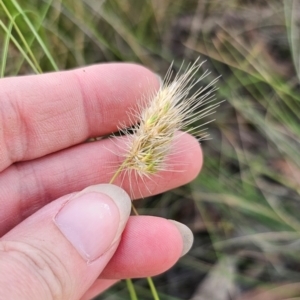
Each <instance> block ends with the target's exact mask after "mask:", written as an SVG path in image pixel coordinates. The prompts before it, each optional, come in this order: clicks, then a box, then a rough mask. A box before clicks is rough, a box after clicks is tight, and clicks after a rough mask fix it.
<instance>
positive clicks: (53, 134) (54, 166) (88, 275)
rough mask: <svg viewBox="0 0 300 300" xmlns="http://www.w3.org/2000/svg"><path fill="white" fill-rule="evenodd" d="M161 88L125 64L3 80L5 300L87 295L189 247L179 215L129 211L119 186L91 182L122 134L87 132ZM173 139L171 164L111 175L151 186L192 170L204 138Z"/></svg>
mask: <svg viewBox="0 0 300 300" xmlns="http://www.w3.org/2000/svg"><path fill="white" fill-rule="evenodd" d="M158 87H159V82H158V79H157V77H156V76H155V75H154V74H153V73H151V72H150V71H148V70H147V69H145V68H143V67H140V66H137V65H132V64H103V65H97V66H92V67H87V68H82V69H77V70H73V71H66V72H59V73H51V74H44V75H35V76H25V77H18V78H5V79H1V80H0V113H1V119H0V133H1V134H0V171H1V173H0V191H1V194H0V195H1V196H0V204H1V210H0V236H1V237H2V238H1V239H0V270H1V273H0V299H80V298H81V299H89V298H91V297H93V296H95V295H96V294H98V293H100V292H101V291H103V290H104V289H106V288H107V287H109V286H110V285H111V284H113V283H114V282H116V281H117V280H118V279H122V278H134V277H147V276H153V275H156V274H158V273H161V272H163V271H165V270H166V269H168V268H170V267H171V266H172V265H173V264H174V263H175V262H176V261H177V260H178V258H179V257H180V256H181V255H182V253H184V252H186V251H187V250H188V248H189V246H190V245H191V235H190V233H189V230H188V229H187V228H186V227H185V226H184V225H180V224H179V223H174V222H170V221H168V220H165V219H162V218H157V217H150V216H135V217H129V220H128V216H129V211H130V200H129V197H128V196H127V194H126V193H125V192H124V191H123V190H122V189H120V188H118V187H116V186H113V185H96V186H91V185H95V184H99V183H107V182H109V180H110V178H111V177H112V174H113V173H114V171H115V170H116V166H117V165H118V164H119V163H120V154H121V151H122V146H121V145H122V142H123V140H122V139H123V138H118V139H114V141H112V140H110V139H103V140H100V141H97V142H93V143H84V141H86V140H87V139H88V138H90V137H93V136H105V135H107V134H110V133H111V132H113V131H116V130H117V126H118V125H119V124H120V123H125V124H128V125H130V123H129V117H128V115H127V114H126V113H125V112H126V111H129V110H130V109H134V108H136V107H137V105H138V100H139V99H141V98H142V97H146V96H147V95H148V96H149V95H150V94H152V93H153V92H154V91H155V90H157V89H158ZM180 139H181V140H180V141H179V142H177V143H176V144H175V145H174V147H177V148H176V149H177V150H178V151H177V152H176V149H175V150H174V154H173V155H172V157H171V158H169V160H170V163H172V162H175V161H180V164H172V165H173V167H172V170H171V171H164V172H160V174H159V175H160V176H158V177H157V178H156V179H157V180H155V181H153V180H151V179H147V178H145V179H144V180H143V181H141V182H138V183H137V184H134V185H133V186H130V184H129V178H124V180H121V179H117V180H116V181H115V184H116V185H120V186H122V188H123V189H124V190H126V191H127V192H128V193H130V194H131V195H137V194H139V195H140V196H143V197H146V196H149V195H150V194H157V193H161V192H164V191H166V190H169V189H172V188H174V187H176V186H179V185H182V184H185V183H187V182H189V181H190V180H192V179H193V178H194V177H195V176H196V175H197V174H198V172H199V170H200V167H201V163H202V161H201V152H200V148H199V146H198V143H197V141H196V140H195V139H194V138H192V137H191V136H189V135H187V134H186V135H182V136H181V137H180ZM181 144H183V145H184V149H188V151H186V152H182V149H181V150H180V149H178V148H179V147H180V145H181ZM179 150H180V151H179ZM89 186H90V187H89ZM87 187H88V188H87ZM82 189H85V190H84V191H81V192H78V191H80V190H82ZM95 212H96V213H95ZM127 220H128V222H127ZM126 222H127V224H126ZM125 224H126V227H125ZM124 227H125V230H124ZM123 230H124V232H123ZM122 232H123V234H122V237H121V233H122ZM183 241H185V243H184V242H183Z"/></svg>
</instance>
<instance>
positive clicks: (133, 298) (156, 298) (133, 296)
mask: <svg viewBox="0 0 300 300" xmlns="http://www.w3.org/2000/svg"><path fill="white" fill-rule="evenodd" d="M126 164H127V159H126V160H124V162H123V163H122V164H121V166H120V167H119V168H118V169H117V171H116V173H115V174H114V175H113V177H112V178H111V180H110V181H109V183H113V182H114V181H115V179H116V178H117V177H118V176H119V175H120V173H121V172H122V171H123V170H124V169H125V168H126ZM131 207H132V210H133V212H134V214H135V215H136V216H138V215H139V213H138V211H137V209H136V208H135V207H134V205H133V203H132V202H131ZM147 281H148V284H149V287H150V290H151V293H152V296H153V299H154V300H159V296H158V293H157V290H156V288H155V285H154V283H153V280H152V278H151V277H147ZM126 284H127V288H128V291H129V294H130V298H131V300H138V298H137V295H136V292H135V289H134V285H133V283H132V281H131V279H126Z"/></svg>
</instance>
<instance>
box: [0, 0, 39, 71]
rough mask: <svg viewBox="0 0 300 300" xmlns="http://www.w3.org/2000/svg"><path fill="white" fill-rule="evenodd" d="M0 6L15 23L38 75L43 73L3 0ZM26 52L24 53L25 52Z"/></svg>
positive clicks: (0, 0)
mask: <svg viewBox="0 0 300 300" xmlns="http://www.w3.org/2000/svg"><path fill="white" fill-rule="evenodd" d="M0 5H1V6H2V8H3V10H4V12H5V14H6V15H7V17H8V18H9V20H10V21H11V22H12V23H13V26H14V28H15V29H16V31H17V33H18V35H19V37H20V39H21V41H22V43H23V44H24V47H25V48H26V50H27V52H28V53H29V55H30V57H31V59H32V61H33V63H34V65H35V69H36V70H38V73H42V69H41V67H40V65H39V63H38V61H37V59H36V58H35V56H34V54H33V53H32V51H31V49H30V47H29V45H28V43H27V41H26V39H25V37H24V35H23V34H22V32H21V30H20V28H19V26H18V25H17V24H16V22H15V19H14V18H13V16H12V15H11V13H10V12H9V10H8V9H7V7H6V6H5V4H4V3H3V1H2V0H0ZM23 52H24V51H23Z"/></svg>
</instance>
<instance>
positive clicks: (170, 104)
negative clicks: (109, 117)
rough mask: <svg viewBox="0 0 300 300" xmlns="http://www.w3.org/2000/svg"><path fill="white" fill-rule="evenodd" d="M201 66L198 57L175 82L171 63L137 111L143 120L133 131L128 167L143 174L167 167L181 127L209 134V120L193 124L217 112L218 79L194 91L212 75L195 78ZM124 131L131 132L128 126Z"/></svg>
mask: <svg viewBox="0 0 300 300" xmlns="http://www.w3.org/2000/svg"><path fill="white" fill-rule="evenodd" d="M201 66H202V63H199V62H198V60H196V61H195V63H194V64H192V65H189V66H188V67H187V70H186V71H185V72H183V73H182V74H180V72H179V74H177V75H176V76H175V79H174V80H173V81H172V82H171V75H172V71H171V67H170V69H169V70H168V72H167V75H166V77H165V79H164V82H163V84H162V86H161V87H160V89H159V90H158V92H157V93H156V94H155V95H154V96H153V97H152V99H150V101H147V104H146V105H143V106H142V107H141V108H140V110H139V111H138V112H136V113H135V116H137V117H138V120H139V123H138V125H136V126H135V127H134V128H133V133H132V134H131V135H129V140H128V143H127V152H126V157H125V161H124V163H123V165H124V168H123V169H124V170H128V171H130V170H135V171H137V173H138V174H139V175H141V176H142V175H150V174H155V173H157V172H158V171H160V170H163V169H166V166H165V158H166V156H167V155H168V154H169V153H170V148H171V145H172V142H173V140H174V139H175V137H176V136H178V134H177V132H178V131H179V130H183V131H186V132H190V133H193V134H196V135H198V137H199V140H203V139H204V138H206V137H207V134H205V132H204V131H203V130H202V126H203V125H205V124H202V125H198V126H196V127H194V128H190V125H192V124H193V123H195V122H196V121H198V120H200V119H202V118H203V117H206V116H208V115H210V114H212V113H214V110H215V108H216V107H217V106H218V105H219V103H215V98H214V91H215V87H214V84H215V83H216V81H217V79H215V80H214V81H213V82H211V83H210V84H209V85H208V86H206V87H200V88H198V89H197V90H196V92H194V93H191V92H192V89H194V88H195V87H196V85H198V84H199V82H200V81H201V80H202V79H203V78H204V77H206V76H207V75H208V72H207V71H206V72H204V74H203V75H202V76H201V77H200V78H199V79H195V75H196V73H197V72H198V70H199V68H200V67H201ZM206 124H207V123H206ZM121 131H122V132H123V133H127V131H126V129H125V130H121Z"/></svg>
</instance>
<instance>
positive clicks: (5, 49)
mask: <svg viewBox="0 0 300 300" xmlns="http://www.w3.org/2000/svg"><path fill="white" fill-rule="evenodd" d="M12 28H13V22H10V24H9V26H8V28H7V33H6V36H5V41H4V44H3V52H2V59H1V71H0V77H1V78H3V77H4V75H5V68H6V61H7V52H8V45H9V41H10V39H11V30H12Z"/></svg>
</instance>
